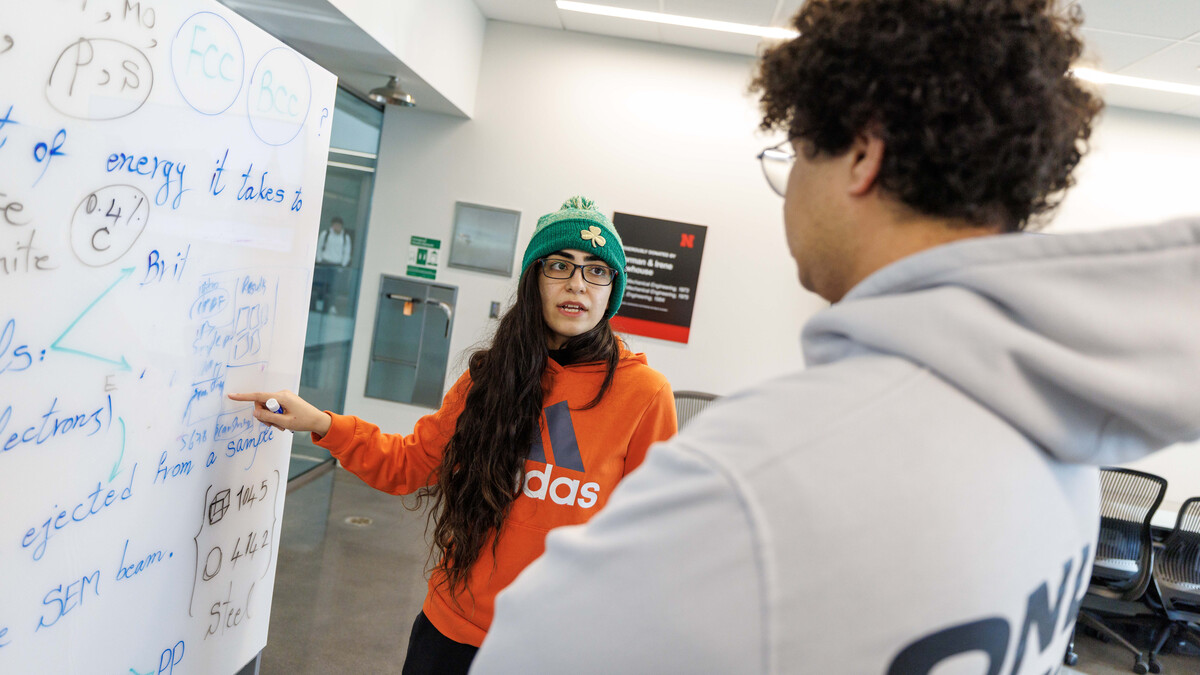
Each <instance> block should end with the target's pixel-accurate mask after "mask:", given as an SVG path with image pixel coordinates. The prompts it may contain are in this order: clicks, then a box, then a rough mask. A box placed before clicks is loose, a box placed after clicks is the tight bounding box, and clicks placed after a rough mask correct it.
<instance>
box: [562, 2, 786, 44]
mask: <svg viewBox="0 0 1200 675" xmlns="http://www.w3.org/2000/svg"><path fill="white" fill-rule="evenodd" d="M557 4H558V8H559V9H563V10H566V11H568V12H583V13H584V14H598V15H600V16H611V17H616V18H618V19H632V20H634V21H649V22H651V23H664V24H668V25H671V26H684V27H687V28H702V29H704V30H716V31H721V32H724V33H738V34H740V35H754V36H756V37H765V38H774V39H781V40H790V39H791V38H794V37H796V36H797V35H799V33H797V32H796V31H794V30H789V29H787V28H772V27H770V26H752V25H750V24H746V23H732V22H729V21H714V20H712V19H695V18H692V17H690V16H678V15H675V14H660V13H659V12H644V11H642V10H638V9H624V8H621V7H609V6H607V5H593V4H591V3H587V2H568V1H567V0H558V2H557Z"/></svg>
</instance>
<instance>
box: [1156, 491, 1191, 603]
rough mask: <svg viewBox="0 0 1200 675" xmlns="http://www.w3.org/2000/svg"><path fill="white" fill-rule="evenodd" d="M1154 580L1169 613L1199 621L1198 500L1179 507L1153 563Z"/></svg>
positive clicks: (1188, 501)
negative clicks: (1169, 532)
mask: <svg viewBox="0 0 1200 675" xmlns="http://www.w3.org/2000/svg"><path fill="white" fill-rule="evenodd" d="M1154 579H1155V581H1156V582H1157V584H1158V588H1159V595H1160V596H1161V597H1162V601H1163V606H1164V607H1165V608H1166V609H1167V610H1168V612H1169V613H1174V612H1186V613H1187V614H1188V615H1189V616H1186V617H1184V618H1186V619H1187V620H1191V621H1200V497H1192V498H1191V499H1189V500H1187V501H1186V502H1184V503H1183V506H1182V507H1180V509H1179V515H1178V516H1177V517H1176V519H1175V529H1174V530H1171V534H1169V535H1167V540H1166V542H1164V546H1163V549H1162V550H1161V551H1160V552H1159V553H1158V556H1157V557H1156V559H1155V561H1154ZM1187 610H1190V611H1187ZM1172 618H1175V617H1172Z"/></svg>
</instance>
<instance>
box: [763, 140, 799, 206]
mask: <svg viewBox="0 0 1200 675" xmlns="http://www.w3.org/2000/svg"><path fill="white" fill-rule="evenodd" d="M758 161H760V162H762V169H763V175H764V176H766V177H767V185H770V186H771V189H772V190H774V191H775V194H777V195H779V196H780V197H783V196H786V195H787V184H788V175H789V174H790V173H791V172H792V165H793V164H795V163H796V152H795V151H794V150H793V149H792V143H791V141H784V142H782V143H780V144H779V145H773V146H771V147H769V148H767V149H766V150H763V151H762V152H760V153H758Z"/></svg>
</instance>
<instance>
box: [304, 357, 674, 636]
mask: <svg viewBox="0 0 1200 675" xmlns="http://www.w3.org/2000/svg"><path fill="white" fill-rule="evenodd" d="M603 381H604V365H603V364H602V363H579V364H573V365H569V366H560V365H559V364H558V363H556V362H555V361H554V360H553V359H550V360H548V361H547V365H546V371H545V374H544V375H543V381H542V384H543V388H547V389H548V391H549V393H548V394H547V395H546V398H545V400H544V402H543V406H542V408H543V410H542V420H541V430H542V431H541V436H540V438H537V439H536V440H535V441H534V443H533V445H532V447H531V448H530V452H529V459H528V460H527V461H526V462H525V481H524V484H523V486H522V490H521V493H520V494H519V495H517V499H516V500H515V501H514V502H513V507H512V510H511V511H510V512H509V517H508V520H507V521H505V524H504V526H503V528H502V529H501V532H500V540H499V543H498V544H497V546H496V552H495V557H494V558H493V554H492V541H491V539H490V538H489V539H488V540H487V541H486V542H485V543H484V545H483V548H482V550H481V551H480V555H479V559H478V560H477V561H476V563H475V565H474V566H473V567H472V569H471V571H470V573H469V574H468V577H467V586H468V587H469V592H468V590H467V589H460V590H459V592H458V593H457V594H456V596H455V597H451V596H450V594H449V591H448V590H447V588H446V585H445V584H444V583H441V582H442V579H443V576H444V575H443V574H442V573H441V572H440V571H435V572H434V573H433V575H432V577H431V578H430V580H429V592H428V593H427V594H426V595H425V604H424V606H423V607H422V609H423V610H424V612H425V615H426V616H427V617H428V618H429V621H430V622H431V623H433V625H434V626H435V627H437V629H438V630H439V631H441V633H442V634H443V635H445V636H446V637H448V638H450V639H451V640H454V641H455V642H461V643H465V644H469V645H474V646H476V647H478V646H479V645H480V644H482V643H483V638H484V636H485V635H486V634H487V630H488V627H489V626H490V625H491V623H492V612H493V608H494V603H495V598H496V594H497V593H499V592H500V591H501V590H502V589H503V588H504V587H505V586H508V584H509V583H511V582H512V581H513V579H515V578H516V577H517V574H519V573H520V572H521V570H523V569H525V567H526V566H527V565H529V563H531V562H533V561H534V559H536V558H537V557H538V556H540V555H541V554H542V551H543V550H544V548H545V538H546V533H547V532H549V531H550V530H551V529H553V528H556V527H560V526H562V525H575V524H579V523H584V522H586V521H587V520H588V519H589V518H591V517H592V516H593V515H595V513H596V512H597V511H599V510H600V508H601V507H603V506H604V504H605V502H607V501H608V498H609V495H611V494H612V491H613V488H615V487H616V485H617V483H618V482H619V481H620V480H621V479H622V478H623V477H624V476H625V475H626V474H628V473H629V472H630V471H633V470H634V469H635V468H637V466H638V465H639V464H641V463H642V460H643V459H645V457H646V451H647V450H648V449H649V447H650V445H652V444H653V443H656V442H658V441H663V440H666V439H668V438H670V437H671V436H674V435H675V431H676V420H675V398H674V396H673V395H672V393H671V387H670V385H669V384H668V383H667V379H666V378H665V377H664V376H663V375H662V374H661V373H659V372H658V371H656V370H654V369H652V368H650V367H649V366H648V365H646V357H645V355H644V354H633V353H631V352H630V351H628V350H627V349H625V347H624V345H622V348H621V359H620V361H619V363H618V365H617V370H616V373H615V374H614V376H613V383H612V387H611V388H610V389H609V390H608V393H606V394H605V395H604V398H603V399H602V400H601V402H600V404H599V405H597V406H596V407H595V408H591V409H590V410H580V409H579V408H582V407H583V406H585V405H587V404H588V403H589V402H591V400H592V399H593V398H595V396H596V392H598V391H599V389H600V385H601V383H603ZM470 386H471V378H470V374H469V373H464V374H463V376H462V377H460V378H459V379H458V381H457V382H455V383H454V386H453V387H451V388H450V391H449V392H447V393H446V396H445V398H444V400H443V401H442V407H441V408H440V409H438V410H437V412H434V413H433V414H430V415H426V416H424V417H422V418H421V419H420V420H418V421H417V424H416V426H415V427H414V428H413V432H412V433H411V434H408V435H404V434H385V433H382V432H381V431H380V430H379V427H377V426H375V425H374V424H370V423H368V422H365V421H363V420H361V419H359V418H357V417H352V416H349V415H338V414H335V413H330V414H331V415H332V416H333V425H332V426H331V427H330V428H329V433H328V434H326V435H325V436H324V437H320V438H318V437H317V436H316V435H315V434H314V435H313V442H314V443H316V444H317V445H319V446H321V447H323V448H326V449H328V450H329V451H330V453H331V454H332V455H333V456H334V457H336V458H337V459H338V461H340V462H341V464H342V466H343V467H345V468H346V469H348V470H349V471H351V472H352V473H354V474H355V475H357V476H358V477H359V478H361V479H363V481H365V482H366V483H367V484H368V485H370V486H371V487H374V488H376V489H378V490H383V491H384V492H389V493H391V494H408V493H411V492H414V491H416V490H417V489H419V488H421V487H423V486H425V485H427V484H428V483H429V480H430V477H431V474H432V472H433V471H434V470H435V469H436V468H437V466H438V464H439V462H440V461H441V456H442V449H443V448H444V447H445V445H446V443H447V442H448V441H449V440H450V437H451V436H452V435H453V433H454V427H455V423H456V421H457V420H458V415H459V413H461V412H462V410H463V406H464V404H465V402H466V396H467V391H468V389H470ZM455 600H457V601H458V603H459V605H461V607H459V606H458V605H456V604H455Z"/></svg>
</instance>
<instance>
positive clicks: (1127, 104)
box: [1102, 84, 1197, 113]
mask: <svg viewBox="0 0 1200 675" xmlns="http://www.w3.org/2000/svg"><path fill="white" fill-rule="evenodd" d="M1102 91H1103V94H1104V102H1105V104H1107V105H1110V106H1119V107H1122V108H1137V109H1139V110H1153V111H1155V112H1165V113H1173V112H1175V111H1177V110H1182V109H1184V108H1187V107H1188V106H1190V105H1192V104H1193V103H1196V102H1197V99H1196V97H1195V96H1187V95H1185V94H1172V93H1169V92H1165V91H1153V90H1150V89H1137V88H1134V87H1120V86H1116V85H1111V84H1110V85H1106V86H1105V87H1104V88H1103V89H1102Z"/></svg>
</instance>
